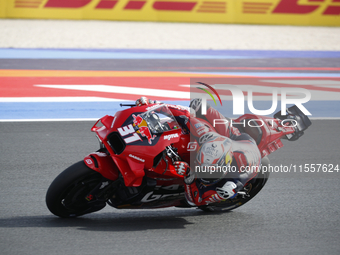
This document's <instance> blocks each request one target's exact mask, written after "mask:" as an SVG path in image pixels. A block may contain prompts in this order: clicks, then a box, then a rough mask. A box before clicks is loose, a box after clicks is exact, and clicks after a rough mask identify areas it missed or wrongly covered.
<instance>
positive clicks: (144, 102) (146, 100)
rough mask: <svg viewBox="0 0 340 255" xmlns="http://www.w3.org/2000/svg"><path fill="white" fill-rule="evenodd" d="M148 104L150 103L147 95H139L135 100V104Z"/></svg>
mask: <svg viewBox="0 0 340 255" xmlns="http://www.w3.org/2000/svg"><path fill="white" fill-rule="evenodd" d="M148 104H150V100H149V99H148V98H147V97H141V98H139V99H137V101H136V105H137V106H142V105H148Z"/></svg>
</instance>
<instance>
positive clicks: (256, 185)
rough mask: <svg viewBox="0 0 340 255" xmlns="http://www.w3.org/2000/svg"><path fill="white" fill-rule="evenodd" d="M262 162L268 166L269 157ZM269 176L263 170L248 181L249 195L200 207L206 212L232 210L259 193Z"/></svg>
mask: <svg viewBox="0 0 340 255" xmlns="http://www.w3.org/2000/svg"><path fill="white" fill-rule="evenodd" d="M261 164H262V165H266V166H268V165H269V164H270V161H269V159H268V157H264V158H263V159H262V161H261ZM268 178H269V172H265V173H263V172H262V171H260V172H259V173H258V175H257V176H256V177H255V179H253V180H251V181H250V183H248V185H246V187H245V188H247V189H248V191H247V195H248V196H244V197H243V196H242V195H237V196H236V197H235V198H233V199H229V200H226V201H224V202H220V203H216V204H210V205H203V206H199V207H198V208H199V209H201V210H203V211H205V212H221V211H223V212H227V211H231V210H233V209H235V208H238V207H240V206H241V205H244V204H245V203H247V202H248V201H249V200H251V199H252V198H253V197H255V196H256V195H257V193H259V192H260V190H261V189H262V188H263V187H264V185H265V184H266V182H267V180H268Z"/></svg>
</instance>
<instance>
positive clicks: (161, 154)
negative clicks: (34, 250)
mask: <svg viewBox="0 0 340 255" xmlns="http://www.w3.org/2000/svg"><path fill="white" fill-rule="evenodd" d="M121 106H130V108H126V109H125V110H122V111H118V112H116V114H115V115H114V116H110V115H106V116H104V117H102V118H101V119H99V120H98V121H97V122H96V123H95V124H94V126H93V127H92V129H91V131H93V132H95V133H96V135H97V138H98V140H99V143H100V148H99V150H98V151H96V152H93V153H90V154H89V155H88V156H86V157H85V158H84V160H81V161H79V162H78V163H75V164H74V165H72V166H70V167H69V168H67V169H66V170H64V171H63V172H62V173H61V174H59V175H58V176H57V177H56V178H55V179H54V181H53V182H52V183H51V185H50V187H49V189H48V191H47V194H46V204H47V207H48V209H49V210H50V211H51V212H52V213H53V214H55V215H56V216H59V217H65V218H70V217H77V216H80V215H84V214H88V213H92V212H95V211H99V210H101V209H102V208H104V207H105V206H106V205H107V204H108V205H110V206H112V207H114V208H117V209H152V208H164V207H172V206H175V207H180V208H188V207H192V206H191V205H189V204H188V203H187V202H186V199H185V192H184V185H185V184H184V181H183V178H179V176H178V175H176V174H174V166H173V164H172V163H173V162H174V160H183V161H186V162H190V153H191V152H192V151H194V150H197V149H198V148H197V147H198V146H197V145H198V144H197V143H196V141H192V138H191V137H190V134H189V133H188V132H184V131H183V128H182V127H181V126H180V125H179V124H178V121H177V119H176V117H174V116H173V114H172V113H171V111H170V110H169V106H170V105H167V104H162V103H156V104H151V105H150V104H149V105H143V106H135V105H122V104H121ZM171 107H179V106H173V105H171ZM202 122H203V123H204V124H205V125H208V126H210V128H212V129H213V127H212V126H211V124H210V123H208V122H207V121H204V120H202ZM233 123H234V126H236V127H237V128H238V129H239V131H240V132H241V133H248V134H249V135H250V136H251V137H252V138H253V139H254V140H255V141H256V143H257V145H258V148H259V150H260V152H261V154H262V165H268V164H269V159H268V157H267V156H268V155H269V154H270V153H272V152H274V151H276V150H277V149H279V148H281V147H282V146H283V144H282V141H281V139H288V140H290V141H295V140H297V139H298V138H299V137H301V136H302V135H303V134H304V130H306V129H307V128H308V126H310V125H311V122H310V120H309V119H308V117H307V116H306V115H305V114H304V113H303V112H302V111H301V110H300V109H299V108H298V107H297V106H292V107H290V108H288V109H287V114H286V115H281V113H280V112H279V113H276V114H275V115H274V118H268V117H263V116H258V115H254V114H245V115H243V116H241V117H239V118H238V119H236V120H234V121H233ZM287 123H289V124H287ZM213 130H214V129H213ZM268 177H269V172H268V171H266V172H265V171H259V172H258V173H257V176H256V177H255V178H253V179H252V180H251V181H249V182H248V183H247V184H246V185H245V186H244V188H243V189H242V190H241V191H239V192H238V194H237V196H236V197H234V198H232V199H227V200H224V201H221V202H218V203H212V204H208V205H204V206H199V207H198V208H199V209H201V210H204V211H229V210H232V209H235V208H237V207H239V206H241V205H243V204H245V203H247V202H248V201H249V200H251V199H252V198H253V197H254V196H255V195H256V194H257V193H258V192H259V191H260V190H261V189H262V188H263V186H264V185H265V184H266V182H267V180H268Z"/></svg>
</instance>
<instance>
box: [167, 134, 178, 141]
mask: <svg viewBox="0 0 340 255" xmlns="http://www.w3.org/2000/svg"><path fill="white" fill-rule="evenodd" d="M176 137H178V134H170V135H166V136H164V140H168V141H170V139H172V138H176Z"/></svg>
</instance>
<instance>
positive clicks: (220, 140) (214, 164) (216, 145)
mask: <svg viewBox="0 0 340 255" xmlns="http://www.w3.org/2000/svg"><path fill="white" fill-rule="evenodd" d="M232 160H233V152H232V141H231V139H230V138H228V137H225V136H221V135H213V136H211V139H210V140H207V141H205V142H204V143H203V144H202V146H201V147H200V148H199V150H198V152H197V156H196V162H197V163H198V165H199V166H200V167H201V169H202V170H203V169H204V172H209V174H206V175H204V176H202V178H200V179H201V182H202V183H203V184H204V185H206V186H210V185H213V184H215V183H217V182H219V181H220V180H221V179H222V178H224V177H225V176H226V175H227V173H228V171H229V170H228V167H229V166H230V165H231V163H232Z"/></svg>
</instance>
